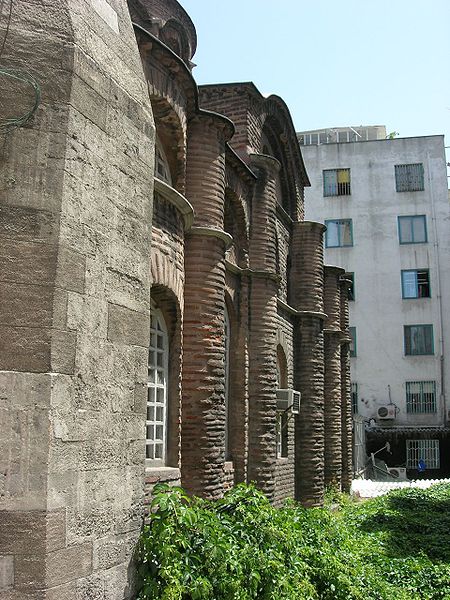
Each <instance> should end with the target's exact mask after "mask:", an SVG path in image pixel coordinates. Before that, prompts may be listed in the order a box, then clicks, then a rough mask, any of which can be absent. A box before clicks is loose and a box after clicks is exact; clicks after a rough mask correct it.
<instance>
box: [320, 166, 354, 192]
mask: <svg viewBox="0 0 450 600" xmlns="http://www.w3.org/2000/svg"><path fill="white" fill-rule="evenodd" d="M323 195H324V196H349V195H350V169H326V170H325V171H323Z"/></svg>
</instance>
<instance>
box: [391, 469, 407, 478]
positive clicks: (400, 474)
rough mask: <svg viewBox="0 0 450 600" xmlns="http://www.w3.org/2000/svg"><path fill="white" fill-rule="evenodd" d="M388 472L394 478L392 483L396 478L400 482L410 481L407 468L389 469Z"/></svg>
mask: <svg viewBox="0 0 450 600" xmlns="http://www.w3.org/2000/svg"><path fill="white" fill-rule="evenodd" d="M388 471H389V473H390V474H391V475H392V477H393V479H392V481H394V478H395V479H398V480H399V481H408V478H407V476H406V469H405V467H388Z"/></svg>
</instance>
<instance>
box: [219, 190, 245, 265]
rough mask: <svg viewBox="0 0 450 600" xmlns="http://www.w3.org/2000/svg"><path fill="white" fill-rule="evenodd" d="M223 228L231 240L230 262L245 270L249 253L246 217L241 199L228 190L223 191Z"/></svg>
mask: <svg viewBox="0 0 450 600" xmlns="http://www.w3.org/2000/svg"><path fill="white" fill-rule="evenodd" d="M223 227H224V230H225V231H226V232H227V233H229V234H230V235H231V237H232V238H233V248H232V249H231V250H230V255H229V258H230V260H232V262H235V263H236V264H237V265H238V266H240V267H243V268H245V267H246V266H247V263H248V251H249V237H248V222H247V216H246V211H245V206H244V203H243V201H242V198H241V197H239V196H238V195H237V194H236V193H235V192H233V190H231V189H229V188H227V189H226V190H225V206H224V225H223Z"/></svg>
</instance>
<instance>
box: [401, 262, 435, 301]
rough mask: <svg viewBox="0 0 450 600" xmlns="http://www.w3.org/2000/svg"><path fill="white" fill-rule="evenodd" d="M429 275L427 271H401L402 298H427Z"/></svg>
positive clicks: (428, 295) (428, 293) (428, 294)
mask: <svg viewBox="0 0 450 600" xmlns="http://www.w3.org/2000/svg"><path fill="white" fill-rule="evenodd" d="M429 297H430V273H429V271H428V269H420V270H419V269H408V270H406V271H402V298H429Z"/></svg>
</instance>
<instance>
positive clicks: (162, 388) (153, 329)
mask: <svg viewBox="0 0 450 600" xmlns="http://www.w3.org/2000/svg"><path fill="white" fill-rule="evenodd" d="M159 357H161V358H159ZM168 372H169V339H168V334H167V325H166V322H165V320H164V317H163V314H162V312H161V311H160V310H159V309H158V308H156V307H154V306H152V308H151V311H150V347H149V352H148V377H147V416H146V435H145V440H146V460H147V464H148V465H149V466H164V465H165V464H166V457H167V412H168V411H167V398H168V389H167V388H168V381H169V377H168Z"/></svg>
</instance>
